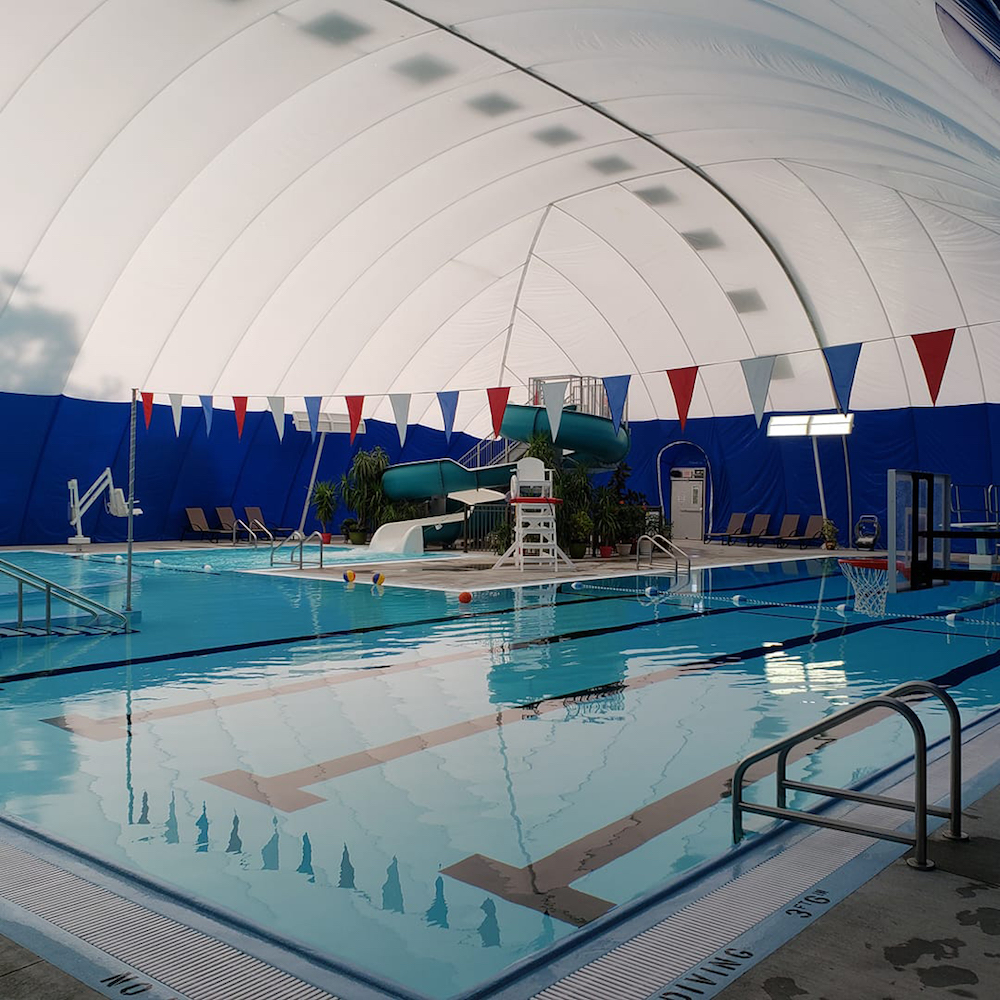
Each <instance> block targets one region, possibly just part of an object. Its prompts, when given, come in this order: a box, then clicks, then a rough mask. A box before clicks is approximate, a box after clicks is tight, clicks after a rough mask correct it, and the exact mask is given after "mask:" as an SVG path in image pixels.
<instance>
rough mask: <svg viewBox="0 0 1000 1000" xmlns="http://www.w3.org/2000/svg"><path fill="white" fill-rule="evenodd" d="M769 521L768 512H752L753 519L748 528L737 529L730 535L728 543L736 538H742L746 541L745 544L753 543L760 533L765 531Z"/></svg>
mask: <svg viewBox="0 0 1000 1000" xmlns="http://www.w3.org/2000/svg"><path fill="white" fill-rule="evenodd" d="M770 523H771V515H770V514H754V516H753V521H752V522H751V524H750V528H749V529H748V530H747V531H737V532H735V533H734V534H733V535H731V536H730V538H729V541H730V544H732V543H733V542H735V541H736V540H737V539H742V540H743V541H745V542H746V543H747V545H753V543H754V542H756V541H757V540H758V539H759V538H760V536H761V535H763V534H764V532H765V531H767V526H768V525H769V524H770Z"/></svg>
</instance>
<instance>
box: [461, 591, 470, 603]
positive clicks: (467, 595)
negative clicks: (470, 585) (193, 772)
mask: <svg viewBox="0 0 1000 1000" xmlns="http://www.w3.org/2000/svg"><path fill="white" fill-rule="evenodd" d="M471 600H472V594H470V593H469V592H468V591H467V590H463V591H462V593H461V594H459V595H458V603H459V604H468V603H469V602H470V601H471Z"/></svg>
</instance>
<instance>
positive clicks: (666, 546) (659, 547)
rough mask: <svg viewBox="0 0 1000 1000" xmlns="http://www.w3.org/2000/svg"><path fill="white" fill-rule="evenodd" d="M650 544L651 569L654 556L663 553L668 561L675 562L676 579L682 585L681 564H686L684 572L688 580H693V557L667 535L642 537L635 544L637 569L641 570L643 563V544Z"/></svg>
mask: <svg viewBox="0 0 1000 1000" xmlns="http://www.w3.org/2000/svg"><path fill="white" fill-rule="evenodd" d="M643 542H648V543H649V568H650V569H652V568H653V556H654V555H655V554H656V553H657V552H662V553H664V555H666V556H667V558H668V559H673V561H674V577H675V578H676V581H677V583H680V575H681V562H682V561H683V563H684V570H685V573H686V574H687V578H688V580H690V579H691V557H690V556H689V555H688V554H687V553H686V552H685V551H684V550H683V549H682V548H681V547H680V546H679V545H675V544H674V543H673V542H672V541H671V540H670V539H669V538H667V537H666V535H660V534H656V535H640V536H639V539H638V541H636V543H635V568H636V569H638V568H639V564H640V562H641V561H642V543H643Z"/></svg>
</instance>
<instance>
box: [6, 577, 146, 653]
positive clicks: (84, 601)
mask: <svg viewBox="0 0 1000 1000" xmlns="http://www.w3.org/2000/svg"><path fill="white" fill-rule="evenodd" d="M0 573H2V574H3V575H4V576H9V577H10V578H11V579H13V580H15V581H17V627H18V628H22V627H23V626H24V587H25V585H26V584H27V586H29V587H31V588H32V589H33V590H39V591H42V592H44V594H45V634H46V635H51V634H52V599H53V598H55V599H56V600H58V601H63V602H64V603H66V604H69V605H72V606H73V607H75V608H79V609H80V610H81V611H86V612H87V613H88V614H89V615H91V616H92V617H93V619H94V621H95V622H96V621H98V620H99V619H100V618H101V616H102V615H107V616H108V617H110V618H112V619H115V620H117V621H118V622H120V623H121V629H122V631H123V632H131V631H132V629H131V628H130V626H129V621H128V617H127V616H126V615H124V614H122V612H120V611H115V610H114V609H112V608H108V607H105V605H103V604H101V603H100V602H99V601H94V600H92V599H91V598H89V597H84V595H83V594H80V593H77V591H75V590H70V589H69V587H64V586H63V585H62V584H60V583H55V582H54V581H52V580H48V579H46V578H45V577H44V576H39V575H38V574H37V573H32V572H31V571H30V570H27V569H24V568H23V567H21V566H18V565H16V564H15V563H10V562H7V561H6V560H5V559H0Z"/></svg>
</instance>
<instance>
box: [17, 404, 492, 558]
mask: <svg viewBox="0 0 1000 1000" xmlns="http://www.w3.org/2000/svg"><path fill="white" fill-rule="evenodd" d="M129 411H130V406H129V405H128V404H127V403H94V402H89V401H84V400H78V399H70V398H68V397H65V396H28V395H17V394H12V393H0V426H4V427H6V428H8V433H7V440H6V448H5V451H6V460H5V462H4V472H3V475H2V483H3V486H2V489H0V545H35V544H52V543H65V541H66V539H67V538H68V537H69V536H70V534H72V531H71V529H70V526H69V512H68V511H69V491H68V488H67V485H66V484H67V482H68V481H69V480H70V479H73V478H76V479H77V480H78V481H79V484H80V491H81V493H82V492H83V491H84V490H86V489H87V488H88V487H89V486H90V485H91V483H93V482H94V481H95V480H96V479H97V477H98V476H99V475H100V474H101V472H102V471H103V470H104V468H105V467H106V466H109V465H110V466H111V473H112V476H113V478H114V481H115V485H116V486H119V487H121V488H122V489H123V490H124V491H125V492H126V494H127V492H128V432H129ZM365 424H366V433H365V434H359V435H358V436H357V437H356V438H355V442H354V445H353V446H352V445H350V443H349V442H348V437H347V435H346V434H329V435H327V438H326V443H325V445H324V446H323V457H322V460H321V461H320V467H319V471H318V474H317V478H319V479H334V480H336V479H339V478H340V475H341V473H342V472H344V471H345V469H346V468H347V467H348V466H349V465H350V462H351V457H352V455H353V454H354V453H355V452H356V451H358V450H359V449H362V448H366V449H370V448H373V447H375V445H381V446H382V447H383V448H384V449H385V450H386V451H387V452H388V453H389V458H390V460H391V461H392V462H394V463H395V462H401V461H402V462H415V461H419V460H421V459H426V458H440V457H449V456H450V457H453V458H457V457H459V456H461V455H462V454H464V453H465V452H466V451H468V449H469V448H470V447H471V446H472V445H473V444H474V443H475V439H473V438H470V437H469V436H467V435H465V434H453V435H452V439H451V445H450V447H449V446H448V445H446V443H445V439H444V434H443V433H442V432H441V431H433V430H430V429H428V428H426V427H410V428H409V429H408V431H407V436H406V447H405V448H404V449H400V447H399V438H398V436H397V434H396V427H395V425H394V424H388V423H383V422H381V421H373V420H368V421H366V422H365ZM317 441H318V437H317ZM316 447H317V446H316V443H314V442H313V441H312V439H311V436H310V435H309V434H304V433H301V432H298V431H296V430H294V428H293V427H292V420H291V417H290V416H287V417H286V418H285V434H284V440H283V441H281V442H279V441H278V435H277V432H276V431H275V428H274V419H273V417H272V416H271V414H270V412H267V411H263V412H251V413H248V414H247V416H246V422H245V424H244V427H243V436H242V438H239V437H237V434H236V418H235V415H234V413H233V411H232V410H216V411H215V412H214V413H213V415H212V433H211V435H209V436H206V434H205V417H204V413H203V411H202V409H201V407H185V408H184V413H183V417H182V420H181V432H180V436H179V437H177V436H176V435H175V433H174V422H173V414H172V413H171V410H170V407H169V406H165V405H155V406H154V407H153V416H152V419H151V420H150V425H149V428H148V429H147V428H146V426H145V423H144V420H143V415H142V407H141V406H140V407H139V408H138V419H137V430H136V454H137V460H136V488H135V495H136V499H137V500H138V501H139V503H140V506H141V507H142V510H143V514H142V516H141V517H137V518H136V519H135V537H136V538H137V539H138V540H158V539H165V538H179V537H180V534H181V529H182V528H183V527H184V525H185V524H186V518H185V515H184V508H185V507H202V508H204V510H205V513H206V515H207V516H208V520H209V523H210V524H214V523H216V522H215V517H214V509H215V507H217V506H229V507H234V508H235V509H236V514H237V516H242V514H243V506H244V505H245V504H251V505H254V506H259V507H261V508H262V509H263V512H264V516H265V518H266V519H267V520H268V521H269V522H272V523H275V524H281V525H291V526H293V527H294V526H297V525H298V523H299V518H300V516H301V513H302V505H303V503H304V502H305V498H306V490H307V488H308V486H309V476H310V474H311V472H312V466H313V462H314V460H315V457H316ZM346 514H347V511H346V510H343V509H341V510H340V511H339V512H338V514H337V517H336V520H335V522H334V524H333V525H332V526H331V527H332V528H333V530H334V531H336V530H338V529H339V525H340V519H341V518H342V517H343V516H346ZM306 527H307V530H313V529H315V528H318V527H319V524H318V522H316V520H315V518H314V517H313V516H312V511H310V513H309V518H308V519H307V521H306ZM83 529H84V534H86V535H89V536H90V537H91V538H92V539H94V540H95V541H123V540H124V539H125V532H126V520H125V519H124V518H116V517H112V516H111V515H109V514H108V513H107V512H106V511H105V509H104V497H102V498H101V500H99V501H98V502H96V503H95V504H94V505H93V506H92V507H91V508H90V510H89V511H88V512H87V514H85V515H84V518H83Z"/></svg>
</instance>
